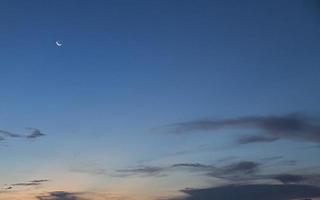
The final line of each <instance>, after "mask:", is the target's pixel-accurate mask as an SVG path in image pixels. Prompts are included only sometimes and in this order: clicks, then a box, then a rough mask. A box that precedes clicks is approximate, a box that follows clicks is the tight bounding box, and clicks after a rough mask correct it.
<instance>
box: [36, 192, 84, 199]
mask: <svg viewBox="0 0 320 200" xmlns="http://www.w3.org/2000/svg"><path fill="white" fill-rule="evenodd" d="M36 198H37V199H38V200H84V199H83V198H80V197H79V195H78V193H70V192H65V191H56V192H50V193H48V194H46V195H42V196H37V197H36Z"/></svg>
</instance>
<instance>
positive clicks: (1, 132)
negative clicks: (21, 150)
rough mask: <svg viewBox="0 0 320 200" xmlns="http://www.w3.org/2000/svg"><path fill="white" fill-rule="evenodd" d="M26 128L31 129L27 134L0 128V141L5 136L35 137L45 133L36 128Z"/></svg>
mask: <svg viewBox="0 0 320 200" xmlns="http://www.w3.org/2000/svg"><path fill="white" fill-rule="evenodd" d="M27 130H29V131H31V133H29V134H27V135H23V134H17V133H12V132H9V131H4V130H0V141H2V140H5V139H6V138H26V139H35V138H38V137H41V136H45V135H46V134H44V133H43V132H41V131H40V130H39V129H37V128H27Z"/></svg>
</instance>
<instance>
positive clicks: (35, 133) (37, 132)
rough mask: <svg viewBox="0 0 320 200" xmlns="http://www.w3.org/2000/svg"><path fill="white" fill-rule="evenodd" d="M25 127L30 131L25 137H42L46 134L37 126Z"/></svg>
mask: <svg viewBox="0 0 320 200" xmlns="http://www.w3.org/2000/svg"><path fill="white" fill-rule="evenodd" d="M27 129H28V130H30V131H31V133H30V134H28V135H27V136H26V138H28V139H35V138H38V137H42V136H45V135H46V134H44V133H42V132H41V131H40V130H39V129H37V128H27Z"/></svg>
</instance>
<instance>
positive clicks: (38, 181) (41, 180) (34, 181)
mask: <svg viewBox="0 0 320 200" xmlns="http://www.w3.org/2000/svg"><path fill="white" fill-rule="evenodd" d="M48 181H49V180H48V179H36V180H32V181H30V182H31V183H44V182H48Z"/></svg>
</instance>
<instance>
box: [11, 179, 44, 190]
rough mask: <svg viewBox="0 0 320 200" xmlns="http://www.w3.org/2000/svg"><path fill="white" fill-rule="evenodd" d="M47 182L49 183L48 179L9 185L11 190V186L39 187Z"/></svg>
mask: <svg viewBox="0 0 320 200" xmlns="http://www.w3.org/2000/svg"><path fill="white" fill-rule="evenodd" d="M48 181H49V180H48V179H36V180H31V181H28V182H23V183H14V184H11V188H12V187H13V186H36V185H41V184H43V183H45V182H48ZM11 188H10V189H11Z"/></svg>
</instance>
